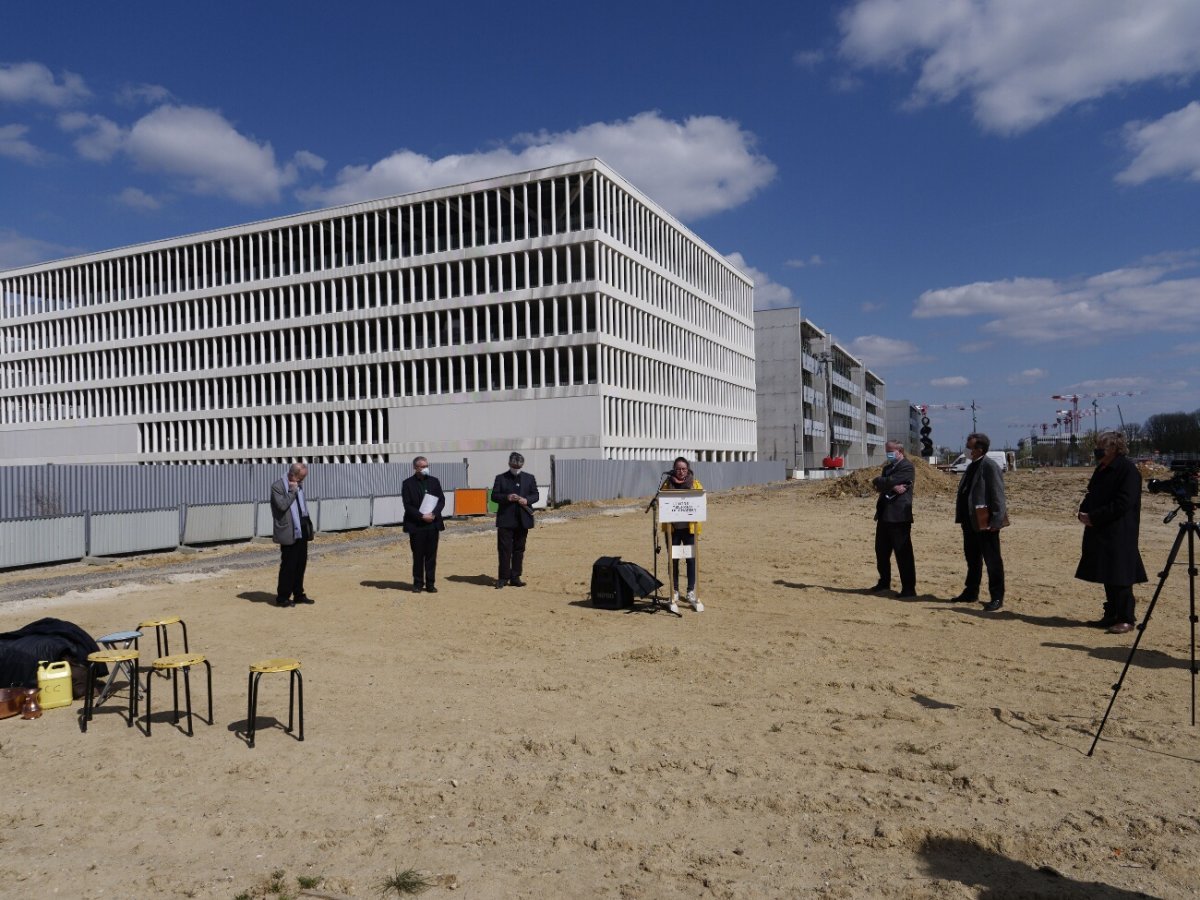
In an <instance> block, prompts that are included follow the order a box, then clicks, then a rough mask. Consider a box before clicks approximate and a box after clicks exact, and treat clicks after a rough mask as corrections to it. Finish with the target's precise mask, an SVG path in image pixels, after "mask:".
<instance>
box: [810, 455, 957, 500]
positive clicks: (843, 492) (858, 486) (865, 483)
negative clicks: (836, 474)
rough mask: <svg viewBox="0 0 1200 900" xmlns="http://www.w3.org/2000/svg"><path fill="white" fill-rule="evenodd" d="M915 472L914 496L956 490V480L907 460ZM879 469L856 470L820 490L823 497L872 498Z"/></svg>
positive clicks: (916, 460) (923, 463) (919, 461)
mask: <svg viewBox="0 0 1200 900" xmlns="http://www.w3.org/2000/svg"><path fill="white" fill-rule="evenodd" d="M908 460H909V462H911V463H912V464H913V468H915V469H916V471H917V481H916V484H915V485H914V487H913V490H914V491H915V495H914V496H917V497H920V496H922V495H924V496H930V495H934V496H936V495H939V494H953V493H954V492H955V490H957V488H958V479H957V478H956V477H955V476H953V475H950V474H948V473H946V472H943V471H941V470H940V469H935V468H934V467H933V466H931V465H929V463H927V462H925V460H923V459H916V458H914V457H911V456H910V457H909V458H908ZM879 472H880V469H879V468H874V467H872V468H869V469H857V470H855V471H853V472H850V473H849V474H847V475H843V476H842V477H840V478H835V479H833V480H832V481H830V482H829V484H827V485H826V486H825V487H823V488H822V489H821V495H822V496H824V497H873V496H875V485H874V484H872V482H873V481H874V480H875V478H876V477H877V476H878V475H879Z"/></svg>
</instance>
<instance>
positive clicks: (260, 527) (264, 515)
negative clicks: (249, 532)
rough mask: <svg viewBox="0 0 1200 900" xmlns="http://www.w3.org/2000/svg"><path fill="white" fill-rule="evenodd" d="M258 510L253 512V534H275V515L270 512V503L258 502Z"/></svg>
mask: <svg viewBox="0 0 1200 900" xmlns="http://www.w3.org/2000/svg"><path fill="white" fill-rule="evenodd" d="M257 508H258V512H256V513H255V514H254V536H255V537H271V536H272V535H273V534H275V517H274V515H273V514H272V513H271V503H270V501H267V502H265V503H259V504H258V507H257Z"/></svg>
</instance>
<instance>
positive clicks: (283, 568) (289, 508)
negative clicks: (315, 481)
mask: <svg viewBox="0 0 1200 900" xmlns="http://www.w3.org/2000/svg"><path fill="white" fill-rule="evenodd" d="M307 477H308V466H306V465H305V464H304V463H302V462H294V463H292V464H291V465H290V466H288V470H287V474H286V475H284V476H283V477H282V478H279V479H278V480H276V481H275V483H274V484H272V485H271V517H272V519H273V523H272V524H273V526H274V527H273V529H272V535H271V537H272V539H273V540H274V541H275V543H277V544H278V545H279V579H278V583H277V584H276V587H275V605H276V606H295V605H296V604H297V603H312V602H313V600H312V598H311V597H309V596H308V595H307V594H306V593H304V571H305V569H307V568H308V538H307V537H306V536H305V532H304V527H303V523H304V520H305V519H308V505H307V503H306V502H305V500H304V479H305V478H307Z"/></svg>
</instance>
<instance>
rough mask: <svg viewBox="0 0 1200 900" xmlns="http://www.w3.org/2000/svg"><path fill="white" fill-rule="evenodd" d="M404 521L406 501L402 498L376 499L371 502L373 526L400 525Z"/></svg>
mask: <svg viewBox="0 0 1200 900" xmlns="http://www.w3.org/2000/svg"><path fill="white" fill-rule="evenodd" d="M403 521H404V500H403V499H402V498H400V497H376V498H375V499H374V500H373V501H372V502H371V524H372V525H399V524H400V523H401V522H403Z"/></svg>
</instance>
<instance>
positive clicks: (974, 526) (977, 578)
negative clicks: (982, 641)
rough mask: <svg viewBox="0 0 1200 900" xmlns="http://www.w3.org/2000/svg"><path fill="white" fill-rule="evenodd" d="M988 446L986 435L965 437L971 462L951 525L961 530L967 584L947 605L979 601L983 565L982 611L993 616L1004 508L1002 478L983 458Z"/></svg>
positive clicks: (998, 601)
mask: <svg viewBox="0 0 1200 900" xmlns="http://www.w3.org/2000/svg"><path fill="white" fill-rule="evenodd" d="M991 445H992V442H991V440H990V439H989V438H988V436H987V435H986V434H981V433H979V432H975V433H972V434H969V435H967V456H969V457H970V458H971V464H970V465H969V466H967V471H965V472H963V476H962V480H961V481H960V482H959V483H958V496H957V499H956V501H955V505H954V521H955V522H957V523H958V524H959V525H961V526H962V533H963V556H965V557H966V559H967V580H966V584H965V585H964V586H963V590H962V593H961V594H959V595H958V596H957V597H954V598H953V599H951V601H950V602H951V603H974V602H975V601H977V600H978V599H979V585H980V582H982V580H983V567H984V565H985V564H986V565H987V573H988V594H989V602H987V603H985V604H984V605H983V608H984V610H985V611H987V612H996V611H997V610H998V609H1000V607H1002V606H1003V605H1004V559H1003V558H1002V557H1001V556H1000V529H1001V528H1003V527H1004V526H1005V525H1007V524H1008V506H1007V504H1006V503H1005V499H1004V476H1002V475H1001V474H1000V467H999V466H998V465H996V462H995V460H993V459H990V458H989V457H988V455H987V452H988V448H989V447H991Z"/></svg>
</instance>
